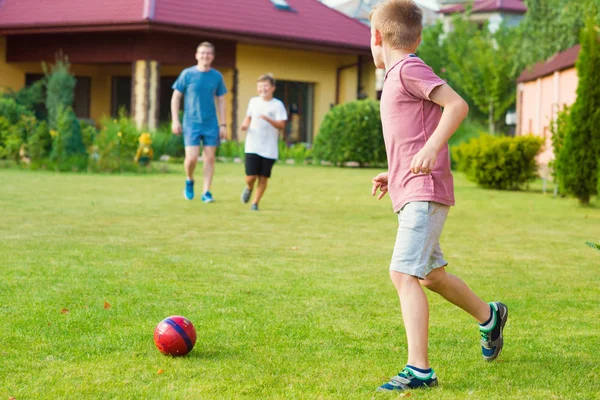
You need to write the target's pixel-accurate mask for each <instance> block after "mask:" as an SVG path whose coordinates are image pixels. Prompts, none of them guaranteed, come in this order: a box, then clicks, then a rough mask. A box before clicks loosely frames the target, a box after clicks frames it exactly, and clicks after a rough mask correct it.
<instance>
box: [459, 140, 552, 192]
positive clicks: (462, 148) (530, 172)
mask: <svg viewBox="0 0 600 400" xmlns="http://www.w3.org/2000/svg"><path fill="white" fill-rule="evenodd" d="M542 143H543V142H542V139H540V138H537V137H534V136H517V137H514V138H510V137H495V136H490V135H482V136H480V137H479V138H476V139H471V140H470V141H468V142H466V143H463V144H461V145H458V146H456V147H454V148H453V149H452V153H453V159H454V160H455V164H456V168H457V169H458V170H459V171H462V172H464V173H466V175H467V178H468V179H469V180H471V181H473V182H476V183H477V184H478V185H480V186H482V187H485V188H493V189H508V190H516V189H519V188H521V187H522V186H523V185H524V184H526V183H527V182H529V181H531V180H533V179H535V178H536V176H537V165H536V161H535V156H536V155H537V154H538V153H539V151H540V150H541V148H542Z"/></svg>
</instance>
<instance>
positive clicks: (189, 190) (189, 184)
mask: <svg viewBox="0 0 600 400" xmlns="http://www.w3.org/2000/svg"><path fill="white" fill-rule="evenodd" d="M183 197H185V198H186V199H187V200H193V199H194V181H190V180H189V179H187V180H186V181H185V189H183Z"/></svg>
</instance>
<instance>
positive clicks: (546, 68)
mask: <svg viewBox="0 0 600 400" xmlns="http://www.w3.org/2000/svg"><path fill="white" fill-rule="evenodd" d="M579 49H580V46H579V45H575V46H573V47H571V48H570V49H567V50H565V51H563V52H561V53H556V54H555V55H553V56H552V57H550V58H549V59H547V60H546V61H541V62H539V63H537V64H535V65H534V66H533V67H529V68H526V69H525V70H524V71H523V72H522V73H521V75H520V76H519V77H518V78H517V82H518V83H521V82H529V81H533V80H536V79H538V78H542V77H544V76H548V75H551V74H553V73H554V72H556V71H562V70H564V69H568V68H571V67H574V66H575V62H576V61H577V57H578V56H579Z"/></svg>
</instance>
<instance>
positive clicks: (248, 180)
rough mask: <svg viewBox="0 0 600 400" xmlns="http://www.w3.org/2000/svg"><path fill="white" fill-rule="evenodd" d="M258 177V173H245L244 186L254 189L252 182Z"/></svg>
mask: <svg viewBox="0 0 600 400" xmlns="http://www.w3.org/2000/svg"><path fill="white" fill-rule="evenodd" d="M257 179H258V175H246V188H247V189H248V190H250V191H252V190H254V183H255V182H256V180H257Z"/></svg>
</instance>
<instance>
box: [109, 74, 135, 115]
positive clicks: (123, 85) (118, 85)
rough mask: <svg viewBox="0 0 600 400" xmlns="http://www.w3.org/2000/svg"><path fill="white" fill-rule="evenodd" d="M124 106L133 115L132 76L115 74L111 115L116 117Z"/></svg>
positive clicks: (128, 113)
mask: <svg viewBox="0 0 600 400" xmlns="http://www.w3.org/2000/svg"><path fill="white" fill-rule="evenodd" d="M121 108H123V109H124V110H125V112H127V115H131V76H113V78H112V98H111V110H110V115H112V116H113V117H116V116H117V115H119V110H120V109H121Z"/></svg>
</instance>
